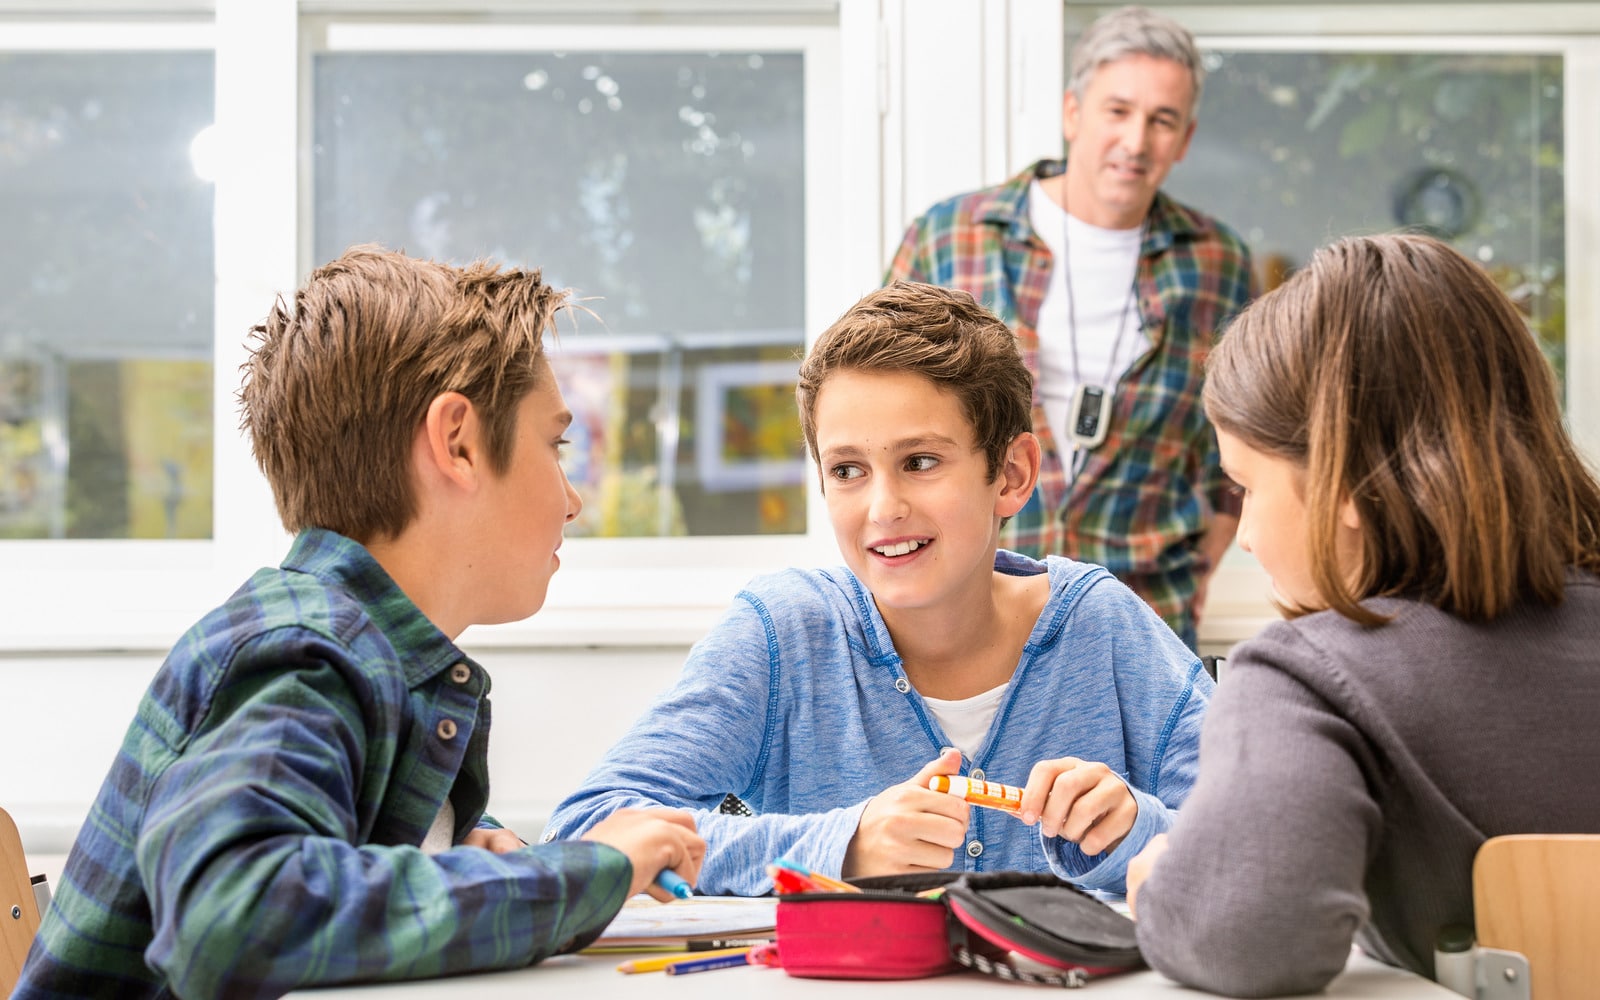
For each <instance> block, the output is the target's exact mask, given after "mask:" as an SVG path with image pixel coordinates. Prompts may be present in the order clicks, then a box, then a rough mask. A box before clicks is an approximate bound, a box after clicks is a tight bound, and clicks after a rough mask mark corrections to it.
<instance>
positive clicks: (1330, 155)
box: [1167, 51, 1567, 385]
mask: <svg viewBox="0 0 1600 1000" xmlns="http://www.w3.org/2000/svg"><path fill="white" fill-rule="evenodd" d="M1205 60H1206V69H1207V77H1206V82H1205V92H1204V97H1203V99H1202V102H1201V107H1200V112H1199V126H1198V129H1197V130H1196V132H1195V137H1194V142H1193V145H1192V146H1191V148H1190V151H1189V155H1188V158H1187V159H1186V160H1185V161H1184V162H1183V163H1182V164H1181V165H1180V166H1179V167H1178V168H1177V169H1176V170H1175V171H1174V172H1173V174H1172V176H1171V179H1170V180H1169V181H1168V184H1167V190H1168V191H1169V192H1170V193H1171V194H1173V195H1174V196H1175V197H1177V198H1178V199H1179V200H1181V201H1184V202H1186V203H1188V204H1192V205H1194V206H1195V207H1196V208H1198V209H1200V210H1202V211H1204V212H1206V213H1208V214H1211V215H1214V216H1216V217H1217V218H1219V219H1221V220H1223V221H1224V222H1226V223H1228V224H1229V225H1231V226H1232V227H1233V228H1234V229H1236V230H1237V231H1238V232H1239V233H1240V234H1241V235H1243V237H1244V238H1245V240H1246V242H1248V243H1249V244H1250V248H1251V251H1252V253H1253V255H1254V258H1255V261H1256V265H1257V268H1258V270H1259V272H1260V277H1261V279H1262V282H1263V287H1264V288H1272V287H1274V286H1275V285H1276V284H1278V283H1280V282H1281V281H1282V280H1283V279H1284V278H1285V277H1287V275H1288V274H1289V273H1291V272H1292V271H1293V270H1294V269H1295V268H1296V267H1298V266H1299V265H1301V264H1303V263H1304V262H1305V260H1306V259H1307V257H1308V256H1309V255H1310V253H1311V251H1312V250H1314V249H1315V248H1316V247H1318V246H1320V245H1322V244H1324V243H1327V242H1329V241H1330V240H1332V239H1335V238H1337V237H1339V236H1343V235H1349V234H1355V233H1374V232H1383V231H1391V230H1396V229H1402V228H1408V229H1414V230H1421V231H1426V232H1431V233H1433V234H1435V235H1437V236H1440V237H1442V238H1444V239H1446V240H1448V241H1450V242H1451V243H1452V244H1453V245H1455V246H1456V247H1457V248H1458V249H1460V250H1461V251H1462V252H1464V253H1465V254H1467V256H1469V257H1471V258H1473V259H1474V260H1477V261H1479V262H1481V263H1482V264H1483V266H1484V267H1485V268H1486V269H1488V271H1489V272H1490V274H1492V275H1493V276H1494V278H1495V280H1496V281H1497V282H1498V283H1499V285H1500V287H1501V288H1503V289H1504V290H1505V291H1506V292H1507V293H1508V294H1509V295H1510V296H1511V298H1512V300H1513V301H1515V302H1516V303H1517V305H1518V307H1519V308H1520V309H1521V310H1522V312H1523V314H1524V315H1525V316H1527V318H1528V323H1529V326H1530V328H1531V329H1532V330H1533V331H1534V333H1535V334H1536V335H1537V337H1538V339H1539V342H1540V344H1541V345H1542V346H1543V348H1544V350H1545V353H1546V355H1547V356H1548V357H1549V359H1550V361H1551V363H1552V364H1553V365H1554V366H1555V369H1556V372H1557V374H1558V375H1559V376H1562V379H1563V383H1562V384H1563V385H1564V384H1565V370H1566V343H1567V339H1566V294H1565V293H1566V271H1567V268H1566V256H1565V241H1566V229H1565V225H1566V219H1565V200H1564V190H1563V176H1562V173H1563V134H1562V114H1563V96H1564V95H1563V85H1562V57H1561V56H1559V55H1545V54H1537V53H1503V52H1491V51H1485V52H1280V51H1210V52H1207V53H1206V55H1205Z"/></svg>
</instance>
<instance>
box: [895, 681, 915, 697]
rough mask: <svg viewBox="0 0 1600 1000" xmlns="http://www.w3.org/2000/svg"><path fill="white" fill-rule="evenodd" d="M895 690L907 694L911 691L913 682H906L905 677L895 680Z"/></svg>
mask: <svg viewBox="0 0 1600 1000" xmlns="http://www.w3.org/2000/svg"><path fill="white" fill-rule="evenodd" d="M894 689H895V690H896V691H899V692H900V693H901V694H905V693H906V692H907V691H910V690H911V682H910V681H908V680H906V679H905V678H904V677H896V678H895V679H894Z"/></svg>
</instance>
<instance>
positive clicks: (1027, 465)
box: [994, 431, 1042, 517]
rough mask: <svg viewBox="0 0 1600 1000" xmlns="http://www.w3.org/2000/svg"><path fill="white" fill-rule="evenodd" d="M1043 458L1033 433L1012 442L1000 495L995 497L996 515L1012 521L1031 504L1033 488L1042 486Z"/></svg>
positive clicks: (1001, 474) (1001, 473) (1002, 478)
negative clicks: (1040, 474) (1013, 516)
mask: <svg viewBox="0 0 1600 1000" xmlns="http://www.w3.org/2000/svg"><path fill="white" fill-rule="evenodd" d="M1041 455H1042V453H1041V451H1040V448H1039V438H1038V437H1037V436H1035V435H1034V433H1033V432H1032V431H1023V432H1022V433H1021V434H1018V435H1017V436H1016V437H1015V438H1013V439H1012V441H1011V444H1010V445H1009V446H1007V448H1006V457H1005V461H1004V462H1003V463H1002V464H1001V466H1000V475H999V476H998V477H997V478H998V481H999V483H1000V493H999V495H998V496H996V497H995V505H994V512H995V514H997V515H998V516H1000V517H1011V516H1012V515H1014V514H1016V512H1017V511H1019V510H1021V509H1022V508H1023V507H1024V506H1025V505H1026V504H1027V503H1028V498H1029V497H1031V496H1033V488H1034V487H1035V486H1037V485H1038V484H1039V465H1040V462H1041V461H1042V458H1041Z"/></svg>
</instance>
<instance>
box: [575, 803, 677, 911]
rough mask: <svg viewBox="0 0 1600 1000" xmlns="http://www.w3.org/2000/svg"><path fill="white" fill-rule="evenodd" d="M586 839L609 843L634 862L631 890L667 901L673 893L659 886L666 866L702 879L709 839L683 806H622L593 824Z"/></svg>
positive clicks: (631, 891) (585, 835)
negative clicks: (701, 872) (660, 807)
mask: <svg viewBox="0 0 1600 1000" xmlns="http://www.w3.org/2000/svg"><path fill="white" fill-rule="evenodd" d="M582 839H584V840H593V841H597V842H599V843H602V844H609V845H611V846H612V847H615V848H616V849H617V850H619V851H621V852H622V853H623V854H626V855H627V856H628V860H629V861H631V862H632V863H633V884H632V885H631V886H630V887H629V889H628V893H629V895H632V894H634V893H639V892H648V893H649V894H650V895H651V896H653V897H655V898H656V899H659V900H661V901H662V902H663V903H665V902H669V901H671V900H672V899H673V895H672V893H670V892H668V891H667V890H665V889H663V888H661V887H660V886H658V885H656V876H657V875H658V874H660V872H661V870H662V869H663V868H671V869H672V870H673V871H675V872H677V873H678V874H679V875H682V876H683V877H684V879H685V881H687V882H688V883H689V884H690V885H694V884H695V881H696V880H697V879H699V878H700V863H701V862H702V861H704V860H705V857H706V842H705V841H704V840H702V839H701V838H700V835H699V834H698V833H695V830H694V817H693V816H692V815H690V814H689V813H687V812H685V811H684V810H682V809H618V810H617V811H616V812H614V813H612V814H611V815H610V816H607V817H606V818H605V819H603V820H601V821H600V822H598V823H596V824H595V825H594V826H592V827H590V828H589V830H588V832H587V833H585V834H584V835H583V838H582Z"/></svg>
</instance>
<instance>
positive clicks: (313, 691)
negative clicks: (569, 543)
mask: <svg viewBox="0 0 1600 1000" xmlns="http://www.w3.org/2000/svg"><path fill="white" fill-rule="evenodd" d="M564 305H565V293H564V292H560V291H557V290H555V289H552V288H550V287H549V286H548V285H545V284H544V283H543V282H542V281H541V280H540V276H539V272H537V271H523V270H516V269H511V270H498V269H497V268H495V267H493V266H490V265H488V264H482V263H480V264H474V265H472V266H470V267H467V268H464V269H463V268H456V267H448V266H446V265H443V264H436V263H433V262H429V261H419V260H413V259H410V258H407V257H404V256H402V255H400V254H397V253H390V252H386V251H382V250H379V249H376V248H372V247H357V248H353V249H351V250H350V251H348V252H346V253H345V254H344V255H343V256H341V257H340V258H339V259H337V260H335V261H333V262H332V263H330V264H327V265H326V266H324V267H322V268H319V269H318V270H317V271H316V272H315V273H313V274H312V275H311V278H310V280H309V282H308V283H307V285H306V287H305V288H303V289H302V290H301V291H300V292H299V293H298V294H297V295H296V296H295V301H294V307H293V309H290V308H288V307H286V306H285V305H284V304H283V303H282V302H279V303H278V304H277V306H276V307H275V308H274V309H273V310H272V311H271V313H270V314H269V315H268V317H267V319H266V321H265V322H264V323H263V324H262V325H260V326H258V327H256V328H255V330H254V331H253V332H254V333H255V334H256V336H257V338H258V343H257V344H256V347H255V350H254V352H253V354H252V356H251V358H250V361H249V362H248V364H247V365H246V367H245V379H244V387H243V389H242V391H241V393H240V398H241V400H242V401H243V404H244V426H245V427H246V429H247V430H248V431H249V432H250V435H251V439H252V443H253V445H254V449H255V454H256V459H257V461H258V462H259V463H260V465H261V468H262V471H264V472H265V473H266V476H267V479H268V480H269V481H270V482H271V485H272V488H273V494H274V497H275V498H276V500H277V505H278V512H279V514H280V516H281V517H282V519H283V523H284V526H285V527H286V528H288V529H289V530H291V531H294V532H297V536H296V538H295V540H294V543H293V545H292V547H291V548H290V550H289V554H288V556H287V558H285V560H284V562H283V565H282V566H280V567H278V568H276V569H263V570H260V571H258V572H257V573H256V574H255V575H254V576H253V577H251V578H250V580H249V581H247V582H246V583H245V585H244V586H243V587H241V588H240V589H239V590H238V591H237V592H236V593H235V594H234V595H233V596H232V597H230V598H229V599H228V600H227V601H226V602H225V603H224V604H223V605H222V606H221V607H220V608H218V609H216V610H215V611H213V612H212V613H211V614H209V615H207V616H206V617H205V618H203V619H201V621H200V622H199V623H198V624H197V625H195V626H194V628H192V629H191V630H190V631H189V632H188V633H187V634H185V635H184V636H183V638H181V639H180V640H179V641H178V644H177V645H176V646H175V647H174V649H173V650H172V653H171V654H170V655H169V656H168V657H167V660H166V662H165V663H164V664H163V665H162V667H161V669H160V670H159V671H158V672H157V674H156V677H155V679H154V681H152V682H151V685H150V688H149V691H148V692H147V693H146V694H145V697H144V699H143V701H142V702H141V703H140V705H139V709H138V713H137V715H136V717H135V719H134V721H133V724H132V725H131V726H130V727H129V729H128V734H127V736H126V738H125V739H124V741H123V745H122V750H121V752H120V753H119V754H118V755H117V759H116V761H115V762H114V763H113V764H112V767H111V773H110V775H109V776H108V777H107V779H106V782H105V785H104V787H103V788H102V789H101V792H100V795H99V797H98V799H97V800H96V801H95V804H94V806H93V808H92V810H91V811H90V814H89V817H88V820H87V822H86V823H85V824H84V827H83V829H82V831H81V832H80V833H79V836H78V840H77V843H76V844H75V845H74V847H73V849H72V854H71V856H70V857H69V858H68V860H67V865H66V869H65V871H64V873H63V879H62V885H61V888H60V890H59V891H58V892H57V893H56V895H55V899H54V901H53V903H52V905H51V907H50V910H49V912H48V914H47V915H46V917H45V920H44V924H43V926H42V927H41V928H40V932H39V936H38V938H37V939H36V941H35V943H34V946H33V949H32V951H31V953H30V955H29V958H28V962H27V965H26V966H25V967H24V969H23V971H22V977H21V981H20V982H19V984H18V986H17V989H16V992H15V993H14V994H13V996H14V997H27V998H31V997H44V996H50V997H64V996H117V997H170V996H174V995H176V996H183V997H216V996H227V997H272V996H280V995H282V994H284V993H287V992H289V991H290V990H293V989H296V988H298V987H303V986H312V985H323V984H329V983H338V982H346V981H351V980H370V979H403V978H416V977H424V976H439V975H445V974H449V973H458V972H468V971H473V970H479V969H495V968H510V967H514V966H521V965H527V964H529V963H531V962H537V961H539V960H540V959H542V958H544V957H546V956H548V955H551V954H553V953H555V952H557V951H562V950H570V949H573V948H578V947H582V946H583V945H585V944H587V943H588V942H589V941H591V940H593V939H594V938H595V937H597V936H598V935H599V933H600V931H601V930H602V929H603V928H604V927H605V925H606V924H607V923H609V922H610V920H611V918H612V916H614V915H615V914H616V912H617V910H618V909H619V908H620V907H621V906H622V903H623V901H624V899H626V898H627V897H628V895H629V894H631V893H636V892H640V891H646V890H648V891H650V892H651V893H652V895H657V896H658V897H661V898H665V897H664V894H663V892H662V891H661V890H659V889H657V888H655V887H653V886H652V885H651V883H652V880H653V879H654V877H655V876H656V874H657V873H658V872H660V871H661V870H662V869H663V868H672V869H675V870H677V871H678V872H680V873H682V874H683V875H684V876H686V877H687V878H688V879H690V880H691V881H692V880H694V879H695V878H697V876H698V873H699V867H700V859H701V857H702V856H703V854H704V850H705V844H704V842H703V841H702V840H701V839H700V837H699V836H698V835H697V834H696V833H695V830H694V822H693V820H692V818H690V817H689V816H688V814H686V813H683V812H680V811H676V810H632V811H629V812H626V813H622V814H617V815H615V816H613V817H610V818H609V819H608V821H607V824H602V825H601V826H596V827H594V828H593V829H591V830H589V831H587V832H586V833H585V835H584V838H583V839H582V840H574V841H565V842H560V843H551V844H542V845H539V846H537V847H529V846H527V845H526V844H524V843H523V842H522V840H521V839H520V838H518V837H517V836H516V835H515V834H513V833H511V832H510V831H509V830H504V829H500V828H498V826H497V824H495V823H494V822H493V821H492V820H490V819H489V818H488V817H486V816H485V815H484V812H483V810H484V806H485V804H486V803H487V801H488V797H489V776H488V770H487V757H486V752H487V748H488V738H489V701H488V698H487V697H486V696H487V694H488V691H489V677H488V675H487V674H486V673H485V672H484V670H483V668H482V667H481V666H479V665H478V664H477V663H474V662H473V661H472V659H471V658H470V657H468V656H467V655H466V654H464V653H463V652H462V651H461V650H460V649H459V648H457V647H456V645H455V642H454V639H455V637H456V636H458V635H459V634H460V633H461V632H462V630H463V629H465V628H466V627H467V626H468V625H470V624H473V623H491V622H503V621H513V620H516V619H520V618H524V617H526V616H528V615H530V614H532V613H533V612H535V611H537V610H538V609H539V607H540V606H541V605H542V604H543V603H544V598H545V591H546V588H547V587H548V585H549V582H550V577H551V575H552V574H553V573H554V572H555V570H556V568H557V567H558V566H559V564H560V560H559V559H558V558H557V556H556V549H557V548H559V547H560V545H561V536H562V528H563V526H564V525H565V524H566V522H568V521H570V520H572V519H573V518H574V517H576V516H577V514H578V511H579V510H580V509H581V507H582V501H581V500H580V499H579V498H578V495H577V493H576V492H575V491H574V490H573V489H572V486H571V484H570V483H568V482H567V479H566V476H565V475H564V474H563V472H562V470H561V465H560V462H559V448H560V445H561V444H562V443H563V440H562V436H563V434H564V433H565V431H566V429H567V426H568V424H570V423H571V420H572V414H571V413H570V412H569V411H568V410H567V408H566V406H565V404H564V403H563V402H562V399H561V392H560V390H559V389H558V388H557V386H556V382H555V378H554V375H553V373H552V372H551V370H550V365H549V362H548V361H547V360H546V358H545V356H544V352H543V339H542V338H543V334H544V331H545V330H546V329H547V328H548V327H549V326H550V325H551V323H552V321H553V317H554V315H555V313H556V312H557V311H558V310H559V309H561V308H563V307H564Z"/></svg>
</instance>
